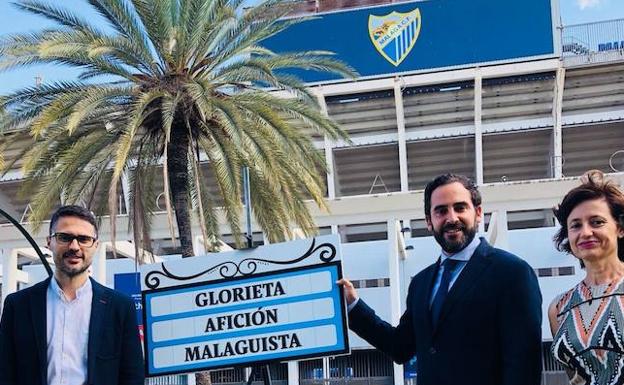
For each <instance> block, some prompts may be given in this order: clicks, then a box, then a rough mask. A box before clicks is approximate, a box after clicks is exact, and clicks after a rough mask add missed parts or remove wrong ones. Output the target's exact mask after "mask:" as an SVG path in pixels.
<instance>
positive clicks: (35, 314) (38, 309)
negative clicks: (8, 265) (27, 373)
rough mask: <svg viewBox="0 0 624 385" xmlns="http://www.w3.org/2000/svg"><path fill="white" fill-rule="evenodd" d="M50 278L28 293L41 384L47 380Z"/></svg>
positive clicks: (43, 384)
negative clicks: (48, 292)
mask: <svg viewBox="0 0 624 385" xmlns="http://www.w3.org/2000/svg"><path fill="white" fill-rule="evenodd" d="M49 285H50V278H48V279H46V280H45V281H43V282H41V283H38V284H37V285H36V286H35V287H33V289H34V290H33V291H32V292H31V295H30V312H31V314H32V322H33V335H34V336H35V343H36V346H35V348H36V351H37V357H38V359H39V371H40V374H39V376H40V378H41V383H42V385H45V384H46V383H47V382H48V381H47V378H48V354H47V348H48V340H47V334H48V330H47V323H46V322H47V302H48V301H47V291H48V286H49Z"/></svg>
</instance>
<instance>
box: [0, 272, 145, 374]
mask: <svg viewBox="0 0 624 385" xmlns="http://www.w3.org/2000/svg"><path fill="white" fill-rule="evenodd" d="M49 283H50V278H48V279H46V280H45V281H43V282H40V283H38V284H36V285H34V286H32V287H29V288H27V289H24V290H20V291H18V292H16V293H13V294H10V295H8V296H7V298H6V300H5V302H4V308H3V311H2V320H1V321H0V385H46V384H47V370H48V369H47V337H46V334H47V332H46V293H47V290H48V285H49ZM91 284H92V287H93V302H92V305H91V321H90V323H89V343H88V348H87V372H88V373H87V384H89V385H143V384H144V378H145V375H144V367H143V355H142V351H141V345H140V341H139V334H138V329H137V321H136V313H135V310H134V304H133V302H132V300H131V299H130V298H128V297H127V296H125V295H123V294H121V293H118V292H116V291H114V290H111V289H109V288H107V287H105V286H102V285H100V284H98V283H97V282H95V281H94V280H91Z"/></svg>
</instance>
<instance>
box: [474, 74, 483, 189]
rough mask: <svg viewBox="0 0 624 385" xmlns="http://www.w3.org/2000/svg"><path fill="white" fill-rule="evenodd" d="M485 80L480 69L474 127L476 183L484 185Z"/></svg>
mask: <svg viewBox="0 0 624 385" xmlns="http://www.w3.org/2000/svg"><path fill="white" fill-rule="evenodd" d="M482 98H483V78H482V77H481V73H480V72H479V69H477V75H476V76H475V80H474V126H475V182H476V183H477V184H478V185H482V184H483V129H482V126H481V123H482V118H481V117H482Z"/></svg>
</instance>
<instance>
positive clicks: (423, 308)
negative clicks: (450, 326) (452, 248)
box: [412, 259, 440, 336]
mask: <svg viewBox="0 0 624 385" xmlns="http://www.w3.org/2000/svg"><path fill="white" fill-rule="evenodd" d="M439 269H440V260H439V259H438V261H437V262H436V263H434V264H433V265H431V266H429V267H428V268H427V269H426V270H425V272H424V275H425V276H424V279H422V280H419V281H418V282H417V285H418V286H416V287H415V289H414V299H412V303H413V304H414V310H415V313H416V314H423V315H424V317H423V318H424V324H423V325H420V326H421V327H422V328H423V329H422V330H424V332H425V333H423V335H425V336H430V335H431V334H432V329H433V325H432V324H431V313H430V309H429V299H430V296H431V288H432V287H433V282H434V281H435V277H436V275H437V273H438V270H439Z"/></svg>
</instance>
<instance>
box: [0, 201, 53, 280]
mask: <svg viewBox="0 0 624 385" xmlns="http://www.w3.org/2000/svg"><path fill="white" fill-rule="evenodd" d="M0 214H2V216H4V217H5V218H6V219H8V220H9V221H10V222H11V223H12V224H13V226H15V227H17V229H18V230H19V231H20V232H21V233H22V235H23V236H24V237H25V238H26V240H27V241H28V243H30V245H31V246H32V247H33V249H35V251H36V252H37V255H38V256H39V259H40V260H41V263H42V264H43V267H45V269H46V271H47V272H48V276H49V277H51V276H52V268H51V267H50V264H49V263H48V260H47V259H46V257H45V255H44V254H43V252H42V251H41V249H40V248H39V246H38V245H37V242H35V240H34V239H33V237H31V236H30V234H29V233H28V231H26V229H25V228H24V226H22V225H21V224H20V223H19V222H18V221H17V220H16V219H15V218H13V217H12V216H10V215H9V214H8V213H7V212H6V211H4V210H2V209H0Z"/></svg>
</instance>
